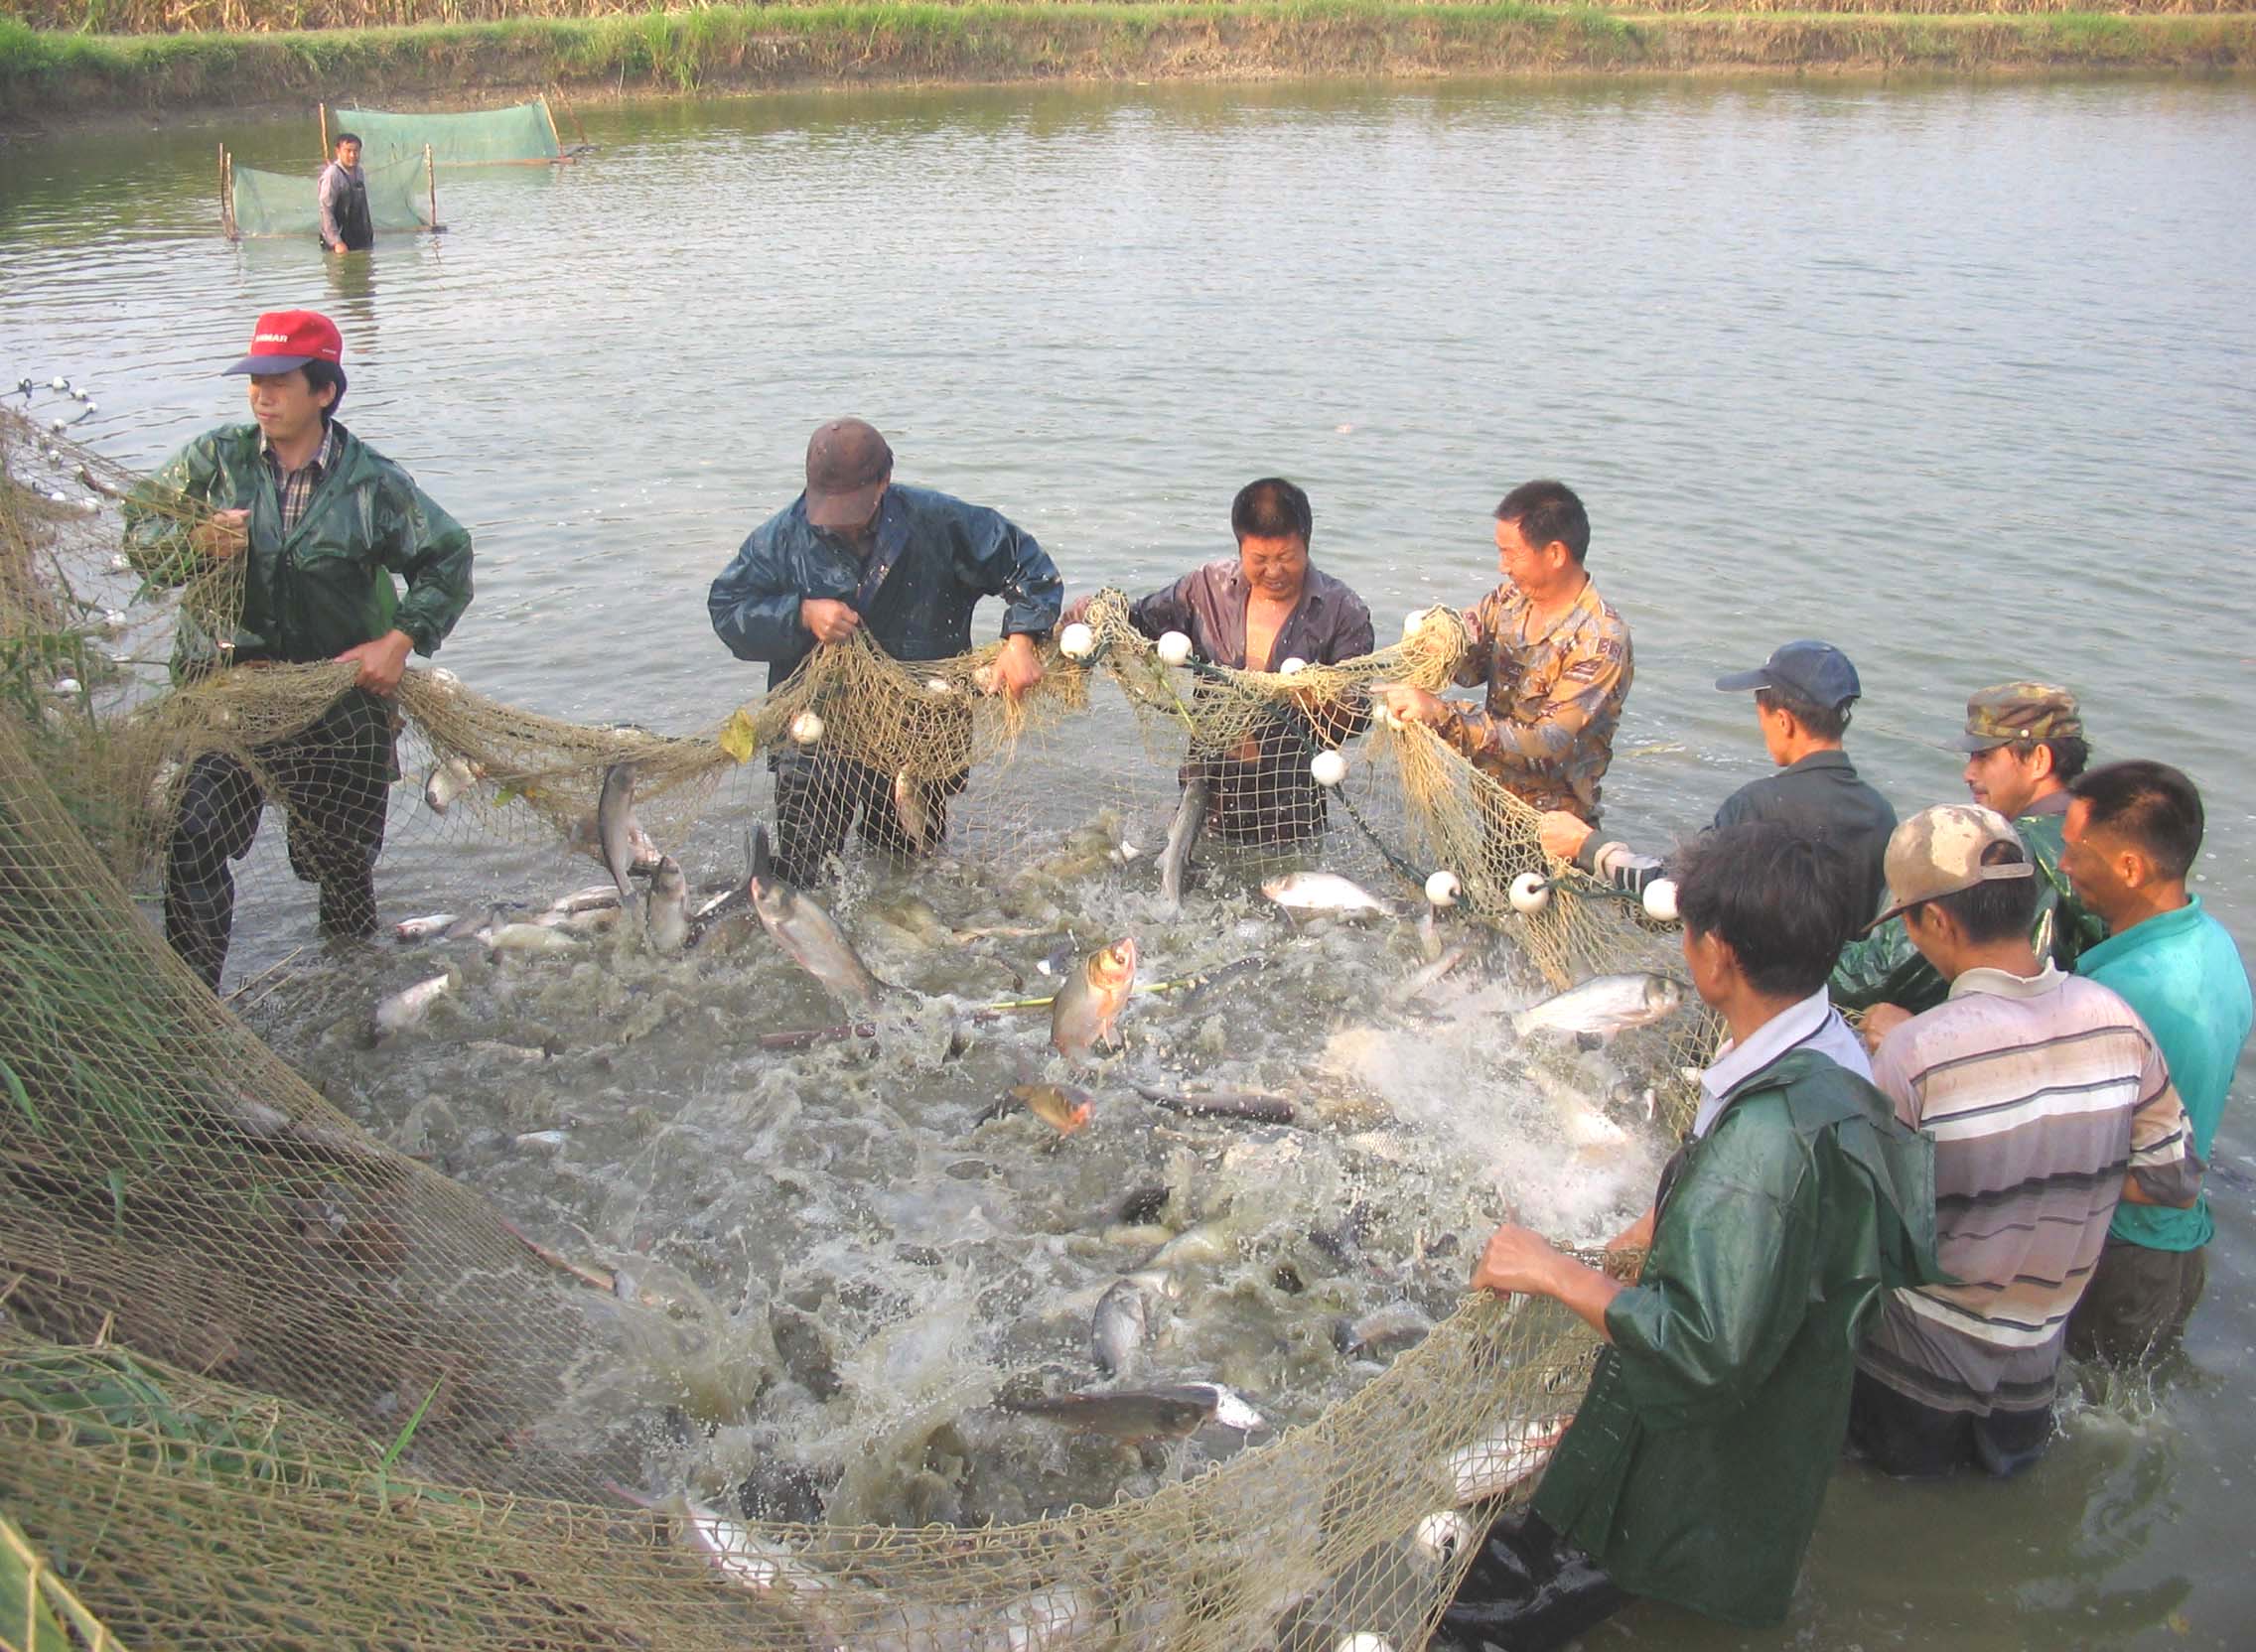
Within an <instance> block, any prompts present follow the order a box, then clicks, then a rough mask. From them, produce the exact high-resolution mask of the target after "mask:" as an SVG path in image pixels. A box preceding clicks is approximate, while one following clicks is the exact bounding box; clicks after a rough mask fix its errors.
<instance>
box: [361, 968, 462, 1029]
mask: <svg viewBox="0 0 2256 1652" xmlns="http://www.w3.org/2000/svg"><path fill="white" fill-rule="evenodd" d="M454 990H455V976H454V972H453V971H452V970H449V971H448V972H447V973H446V974H444V975H434V976H432V977H431V978H430V979H429V980H428V981H418V982H416V983H415V985H414V986H412V987H408V988H406V989H404V990H403V991H400V992H396V993H393V994H392V995H391V997H389V998H387V999H385V1000H384V1001H383V1002H382V1003H381V1004H378V1005H377V1006H376V1036H377V1037H379V1038H388V1037H391V1036H392V1035H393V1034H394V1033H398V1032H406V1031H407V1030H408V1029H409V1028H411V1027H416V1026H420V1025H421V1023H422V1021H423V1018H424V1017H425V1016H427V1015H429V1014H430V1013H431V1006H432V1005H434V1004H436V1003H438V1002H439V1000H440V999H442V998H444V997H446V996H447V994H449V993H451V992H453V991H454Z"/></svg>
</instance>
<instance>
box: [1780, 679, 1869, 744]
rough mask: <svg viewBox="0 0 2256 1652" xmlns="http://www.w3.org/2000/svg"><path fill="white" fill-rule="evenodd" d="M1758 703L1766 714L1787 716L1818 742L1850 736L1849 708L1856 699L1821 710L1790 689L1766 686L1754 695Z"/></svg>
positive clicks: (1817, 705) (1821, 707) (1819, 706)
mask: <svg viewBox="0 0 2256 1652" xmlns="http://www.w3.org/2000/svg"><path fill="white" fill-rule="evenodd" d="M1755 703H1756V704H1757V705H1759V706H1761V707H1762V709H1763V710H1765V711H1782V712H1784V713H1785V714H1786V715H1787V716H1788V717H1791V718H1792V719H1793V720H1794V721H1795V722H1796V723H1799V724H1800V725H1801V726H1802V727H1803V728H1804V729H1806V730H1807V731H1808V732H1809V733H1810V735H1812V736H1813V737H1814V738H1816V739H1818V740H1839V739H1840V738H1841V737H1842V736H1843V735H1845V734H1847V733H1848V732H1849V708H1850V707H1851V706H1853V705H1855V704H1856V703H1857V697H1856V696H1855V695H1854V694H1852V695H1850V696H1849V697H1848V698H1847V699H1846V700H1843V701H1842V702H1841V703H1840V704H1838V705H1833V706H1821V705H1819V704H1818V703H1817V702H1816V701H1815V700H1809V699H1804V698H1803V697H1802V696H1801V695H1799V694H1796V693H1795V692H1794V691H1793V690H1792V689H1790V688H1776V687H1773V686H1772V685H1770V684H1768V683H1764V684H1763V685H1762V687H1761V688H1759V689H1757V690H1756V691H1755Z"/></svg>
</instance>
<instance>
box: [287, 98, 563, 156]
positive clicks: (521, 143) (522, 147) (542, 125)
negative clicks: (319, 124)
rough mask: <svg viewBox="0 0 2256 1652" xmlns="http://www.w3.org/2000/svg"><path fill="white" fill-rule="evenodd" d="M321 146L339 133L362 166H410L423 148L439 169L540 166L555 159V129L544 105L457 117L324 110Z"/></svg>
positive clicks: (535, 102)
mask: <svg viewBox="0 0 2256 1652" xmlns="http://www.w3.org/2000/svg"><path fill="white" fill-rule="evenodd" d="M322 120H323V123H324V127H325V131H326V133H327V136H326V138H325V142H327V143H334V142H336V136H337V134H338V133H341V132H351V133H352V134H354V135H355V136H356V137H358V138H359V140H360V154H361V158H362V164H363V165H377V164H382V163H386V162H390V161H395V160H402V159H405V160H413V159H418V158H420V157H421V156H422V153H423V150H424V147H425V146H426V145H428V146H429V148H430V151H431V159H432V160H433V162H435V163H436V164H437V165H439V166H442V167H467V166H497V165H510V164H521V165H541V164H545V163H547V162H550V161H554V160H556V159H557V158H558V153H559V151H558V146H557V142H556V123H555V121H554V120H553V119H552V118H551V117H550V115H549V112H548V99H547V98H545V97H536V98H534V99H533V100H532V101H531V102H529V103H518V104H513V105H512V106H510V107H509V108H506V109H472V110H467V111H464V112H462V113H458V114H390V113H386V112H384V111H383V110H380V109H350V108H348V109H336V108H329V107H326V106H325V107H324V108H323V110H322Z"/></svg>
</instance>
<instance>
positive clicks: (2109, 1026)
mask: <svg viewBox="0 0 2256 1652" xmlns="http://www.w3.org/2000/svg"><path fill="white" fill-rule="evenodd" d="M1888 891H1889V896H1890V898H1891V900H1893V901H1894V905H1893V906H1892V907H1891V908H1890V910H1889V911H1888V912H1887V913H1886V914H1884V915H1885V916H1887V917H1895V916H1899V915H1901V916H1902V917H1903V921H1904V926H1905V929H1906V931H1907V932H1908V933H1909V935H1910V937H1911V944H1912V945H1914V946H1916V947H1917V948H1918V949H1919V952H1920V954H1921V955H1922V956H1923V957H1925V958H1926V960H1927V961H1928V962H1929V963H1930V964H1932V965H1933V966H1934V968H1935V970H1936V972H1937V973H1938V974H1939V975H1940V976H1941V977H1942V978H1943V980H1945V981H1947V982H1949V983H1950V996H1949V998H1948V999H1947V1000H1946V1001H1945V1002H1943V1003H1941V1004H1938V1005H1936V1006H1935V1008H1933V1009H1932V1010H1928V1011H1924V1012H1922V1013H1921V1014H1919V1015H1917V1016H1914V1017H1912V1018H1911V1019H1909V1020H1908V1021H1905V1022H1903V1024H1902V1025H1901V1026H1899V1027H1898V1028H1897V1029H1896V1030H1895V1031H1894V1032H1890V1033H1889V1034H1888V1035H1887V1036H1886V1037H1885V1038H1883V1039H1882V1040H1881V1042H1880V1046H1879V1048H1878V1049H1877V1050H1875V1051H1874V1053H1873V1062H1872V1077H1873V1082H1874V1083H1875V1084H1877V1085H1879V1086H1880V1088H1881V1089H1882V1090H1883V1091H1884V1092H1886V1093H1887V1095H1888V1097H1889V1099H1890V1100H1891V1101H1893V1102H1894V1103H1895V1105H1896V1116H1897V1117H1898V1118H1899V1119H1901V1120H1902V1121H1903V1123H1904V1124H1906V1125H1908V1126H1910V1127H1911V1128H1913V1129H1915V1130H1918V1131H1920V1132H1922V1133H1923V1134H1924V1135H1926V1136H1927V1138H1928V1139H1929V1140H1931V1141H1932V1142H1933V1143H1934V1145H1935V1235H1936V1247H1937V1255H1938V1259H1939V1260H1940V1262H1941V1264H1942V1268H1943V1272H1944V1274H1945V1275H1946V1276H1947V1277H1948V1279H1949V1280H1950V1282H1951V1283H1949V1284H1937V1285H1927V1286H1921V1287H1919V1288H1918V1289H1916V1290H1909V1291H1897V1292H1895V1293H1894V1294H1892V1295H1891V1296H1890V1298H1889V1299H1888V1304H1887V1307H1886V1308H1885V1309H1884V1310H1883V1312H1882V1313H1881V1316H1880V1320H1879V1323H1877V1324H1876V1325H1875V1326H1874V1327H1873V1329H1872V1333H1871V1334H1870V1335H1869V1336H1867V1337H1866V1338H1865V1343H1864V1346H1863V1348H1861V1349H1860V1350H1859V1351H1858V1354H1857V1382H1856V1392H1855V1394H1854V1396H1853V1397H1852V1399H1851V1402H1850V1408H1849V1440H1850V1444H1851V1445H1854V1446H1855V1447H1856V1448H1857V1449H1858V1450H1860V1451H1861V1452H1863V1453H1864V1455H1866V1456H1867V1457H1870V1458H1871V1459H1872V1460H1873V1461H1874V1462H1875V1463H1877V1464H1878V1465H1879V1466H1880V1467H1881V1468H1882V1469H1883V1470H1884V1471H1886V1472H1888V1473H1890V1474H1896V1475H1902V1476H1905V1477H1908V1478H1918V1479H1925V1478H1934V1477H1939V1476H1942V1475H1946V1474H1950V1473H1954V1472H1955V1471H1957V1470H1958V1469H1960V1468H1964V1467H1980V1468H1983V1469H1985V1470H1987V1471H1988V1472H1989V1473H1991V1474H1994V1475H1998V1476H2000V1477H2003V1476H2005V1475H2009V1474H2014V1473H2018V1472H2020V1471H2021V1470H2022V1469H2023V1468H2025V1467H2027V1466H2028V1465H2029V1464H2030V1463H2032V1462H2034V1461H2036V1459H2037V1457H2038V1456H2039V1455H2040V1454H2041V1453H2042V1452H2043V1451H2044V1446H2045V1444H2046V1443H2047V1442H2048V1441H2049V1440H2050V1439H2051V1435H2052V1400H2053V1395H2054V1392H2055V1390H2056V1388H2057V1386H2058V1383H2059V1374H2060V1355H2061V1349H2062V1344H2063V1340H2064V1338H2065V1334H2066V1331H2067V1323H2068V1311H2069V1309H2071V1308H2074V1307H2075V1305H2076V1299H2077V1298H2078V1297H2079V1296H2081V1295H2082V1294H2083V1289H2084V1285H2085V1283H2086V1282H2087V1281H2088V1280H2089V1279H2090V1278H2091V1273H2092V1269H2093V1267H2094V1266H2095V1265H2096V1264H2097V1263H2098V1261H2099V1252H2100V1246H2101V1244H2102V1242H2103V1241H2104V1240H2105V1239H2106V1236H2107V1224H2108V1221H2109V1219H2110V1218H2111V1217H2113V1215H2114V1214H2115V1209H2116V1202H2117V1200H2118V1199H2129V1200H2131V1201H2133V1202H2134V1203H2139V1204H2156V1205H2172V1206H2186V1205H2190V1204H2192V1202H2193V1200H2194V1197H2195V1195H2196V1194H2198V1193H2199V1191H2200V1185H2201V1182H2200V1175H2201V1166H2200V1162H2199V1161H2198V1160H2197V1159H2196V1158H2195V1157H2194V1155H2193V1146H2192V1140H2191V1133H2190V1131H2189V1130H2188V1128H2187V1125H2186V1120H2185V1108H2184V1107H2183V1106H2181V1105H2180V1103H2179V1099H2178V1091H2177V1089H2176V1088H2175V1087H2173V1085H2172V1084H2171V1082H2170V1074H2169V1071H2168V1070H2167V1069H2166V1068H2165V1066H2164V1065H2163V1058H2162V1051H2161V1050H2160V1049H2159V1048H2158V1047H2157V1046H2156V1044H2155V1041H2154V1038H2153V1036H2152V1035H2151V1034H2150V1033H2149V1032H2147V1029H2146V1028H2145V1026H2143V1025H2142V1024H2141V1023H2140V1021H2139V1018H2138V1016H2137V1015H2135V1014H2134V1013H2133V1012H2132V1010H2131V1007H2130V1006H2129V1005H2127V1004H2125V1003H2124V1002H2123V1001H2122V1000H2121V999H2120V998H2117V997H2116V996H2115V995H2114V994H2113V993H2111V992H2109V991H2108V990H2107V989H2106V988H2105V987H2102V986H2100V985H2099V984H2098V983H2096V982H2093V981H2086V980H2082V979H2080V978H2078V977H2076V976H2072V975H2063V974H2061V973H2060V971H2059V970H2058V968H2057V967H2055V966H2054V965H2053V964H2052V962H2051V961H2050V960H2049V959H2045V960H2042V961H2041V960H2040V959H2039V957H2038V955H2037V953H2036V951H2035V950H2034V949H2033V948H2032V947H2031V945H2030V942H2029V920H2030V912H2031V910H2032V908H2034V907H2035V905H2036V904H2037V876H2036V871H2035V868H2034V867H2032V865H2031V864H2030V857H2029V851H2028V849H2027V848H2026V846H2024V845H2023V843H2022V841H2021V839H2020V837H2019V836H2018V835H2017V834H2016V833H2015V831H2014V829H2013V825H2012V823H2011V822H2010V821H2008V820H2007V819H2006V818H2005V816H2003V815H2001V814H1999V813H1997V812H1996V811H1994V810H1991V809H1984V808H1976V807H1973V806H1971V805H1968V804H1963V803H1955V804H1944V805H1942V806H1940V807H1937V808H1931V809H1922V810H1921V811H1920V812H1919V813H1917V814H1915V815H1913V816H1912V817H1911V818H1910V819H1908V820H1906V821H1904V822H1903V825H1901V826H1899V827H1897V828H1896V835H1895V836H1894V837H1892V838H1890V839H1889V842H1888Z"/></svg>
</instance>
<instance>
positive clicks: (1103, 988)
mask: <svg viewBox="0 0 2256 1652" xmlns="http://www.w3.org/2000/svg"><path fill="white" fill-rule="evenodd" d="M1135 986H1136V939H1135V937H1134V936H1133V935H1123V936H1121V938H1120V939H1118V940H1116V941H1114V942H1113V943H1112V944H1111V945H1110V946H1104V947H1099V948H1098V949H1097V950H1096V951H1094V952H1092V953H1090V954H1089V955H1088V957H1087V958H1086V959H1085V960H1083V961H1082V964H1081V967H1080V968H1079V969H1078V970H1076V971H1074V972H1073V973H1072V974H1071V975H1069V976H1067V977H1066V978H1065V984H1064V985H1063V986H1061V987H1059V988H1058V996H1057V997H1056V998H1055V999H1053V1000H1052V1001H1051V1005H1050V1043H1051V1047H1052V1048H1054V1049H1056V1050H1057V1051H1058V1054H1060V1055H1063V1056H1066V1057H1068V1058H1069V1059H1072V1060H1079V1059H1081V1058H1082V1057H1083V1056H1086V1055H1087V1054H1088V1052H1089V1048H1090V1046H1091V1045H1093V1044H1096V1043H1098V1042H1100V1041H1102V1040H1105V1039H1109V1038H1110V1037H1111V1036H1112V1028H1113V1023H1115V1022H1116V1021H1118V1020H1119V1019H1120V1012H1121V1011H1122V1010H1123V1009H1125V1008H1126V1007H1127V1004H1128V995H1129V994H1130V993H1131V992H1132V991H1134V989H1135Z"/></svg>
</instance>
